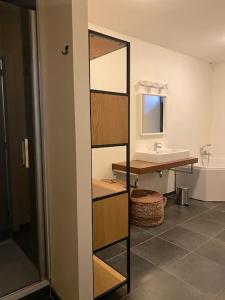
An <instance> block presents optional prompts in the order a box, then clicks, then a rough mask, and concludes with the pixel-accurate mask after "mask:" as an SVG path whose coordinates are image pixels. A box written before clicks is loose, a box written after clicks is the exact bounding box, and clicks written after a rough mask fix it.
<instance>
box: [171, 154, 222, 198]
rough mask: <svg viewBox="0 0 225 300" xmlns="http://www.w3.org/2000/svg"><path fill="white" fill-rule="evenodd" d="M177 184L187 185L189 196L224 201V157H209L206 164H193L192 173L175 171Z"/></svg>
mask: <svg viewBox="0 0 225 300" xmlns="http://www.w3.org/2000/svg"><path fill="white" fill-rule="evenodd" d="M177 186H189V187H190V197H191V198H194V199H198V200H203V201H225V159H211V160H210V162H209V165H208V166H203V165H202V164H201V163H199V164H196V165H195V166H194V173H193V174H184V173H177Z"/></svg>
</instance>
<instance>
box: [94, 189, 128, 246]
mask: <svg viewBox="0 0 225 300" xmlns="http://www.w3.org/2000/svg"><path fill="white" fill-rule="evenodd" d="M128 235H129V230H128V193H124V194H119V195H114V196H112V197H109V198H107V199H102V200H99V201H94V202H93V249H94V251H96V250H99V249H101V248H103V247H106V246H108V245H110V244H112V243H115V242H116V241H120V240H122V239H124V238H126V237H127V236H128Z"/></svg>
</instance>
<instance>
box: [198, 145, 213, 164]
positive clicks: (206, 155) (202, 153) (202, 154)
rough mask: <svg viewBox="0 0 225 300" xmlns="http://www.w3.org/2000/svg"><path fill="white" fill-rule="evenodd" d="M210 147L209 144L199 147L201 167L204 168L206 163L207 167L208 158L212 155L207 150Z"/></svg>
mask: <svg viewBox="0 0 225 300" xmlns="http://www.w3.org/2000/svg"><path fill="white" fill-rule="evenodd" d="M211 146H212V145H211V144H206V145H204V146H202V147H200V158H201V162H202V165H203V167H205V166H206V163H207V165H209V161H210V156H211V155H212V153H211V151H210V150H209V147H211ZM205 160H206V161H205Z"/></svg>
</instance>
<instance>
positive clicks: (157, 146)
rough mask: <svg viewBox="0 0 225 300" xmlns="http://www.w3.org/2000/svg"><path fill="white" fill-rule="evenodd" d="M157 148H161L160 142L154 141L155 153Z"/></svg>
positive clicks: (157, 151) (157, 150)
mask: <svg viewBox="0 0 225 300" xmlns="http://www.w3.org/2000/svg"><path fill="white" fill-rule="evenodd" d="M159 149H162V143H159V142H156V143H155V144H154V151H155V152H156V153H159Z"/></svg>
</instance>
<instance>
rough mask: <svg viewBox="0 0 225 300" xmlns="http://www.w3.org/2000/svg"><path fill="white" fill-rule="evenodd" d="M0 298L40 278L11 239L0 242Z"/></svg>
mask: <svg viewBox="0 0 225 300" xmlns="http://www.w3.org/2000/svg"><path fill="white" fill-rule="evenodd" d="M0 266H1V268H0V298H1V297H2V296H4V295H8V294H9V293H12V292H14V291H16V290H19V289H21V288H23V287H26V286H29V285H31V284H33V283H35V282H38V281H39V280H40V275H39V272H38V271H37V270H36V268H35V266H34V265H33V264H32V263H31V261H30V260H29V259H28V258H27V257H26V255H25V254H24V253H23V251H22V250H21V249H20V248H19V247H18V245H17V244H16V243H15V242H14V241H13V240H7V241H5V242H1V243H0Z"/></svg>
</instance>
